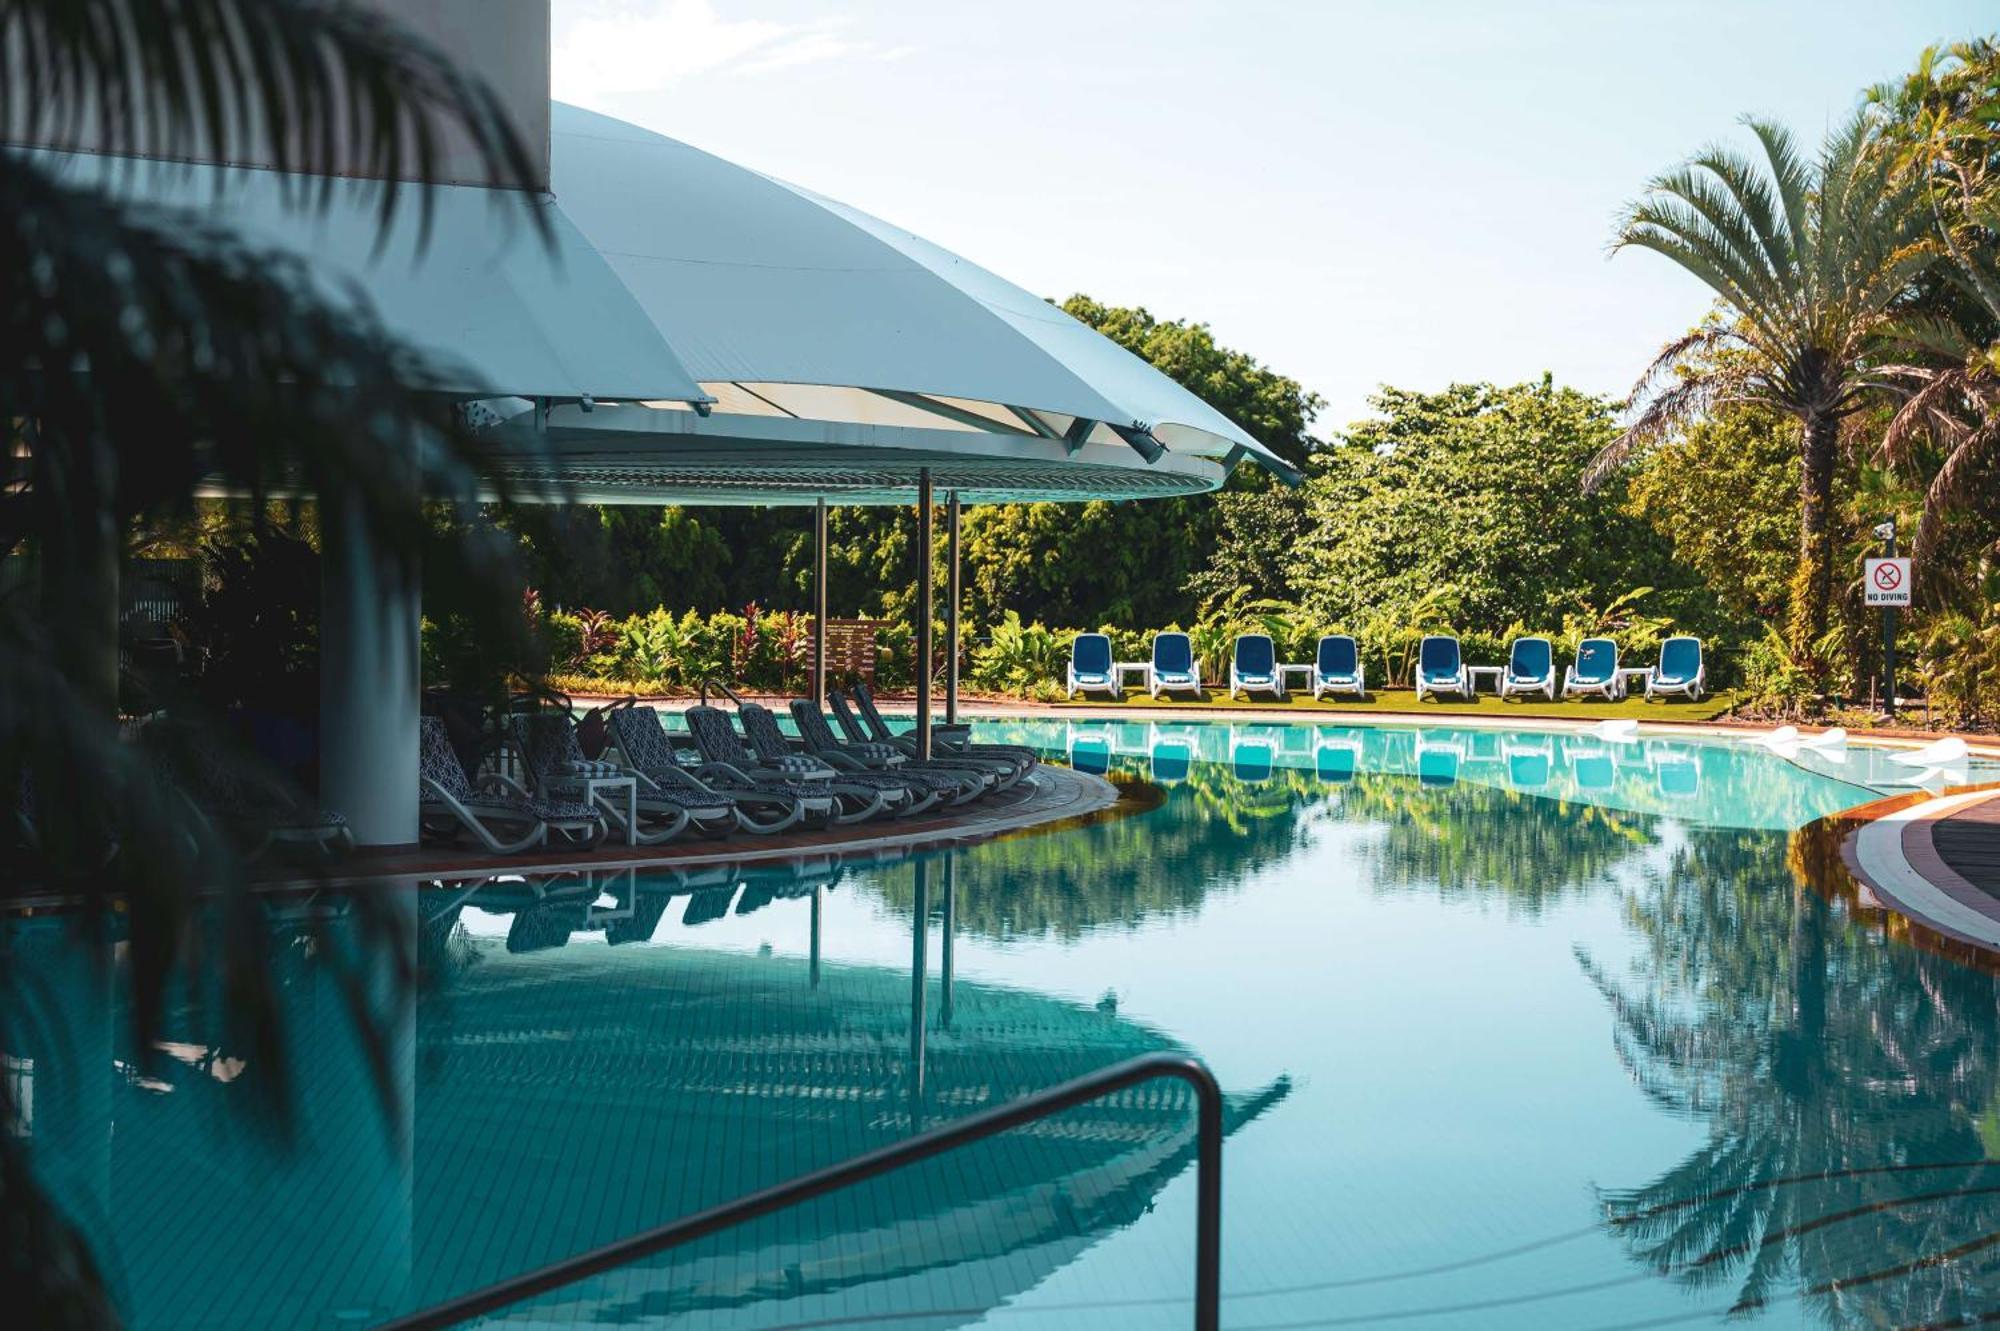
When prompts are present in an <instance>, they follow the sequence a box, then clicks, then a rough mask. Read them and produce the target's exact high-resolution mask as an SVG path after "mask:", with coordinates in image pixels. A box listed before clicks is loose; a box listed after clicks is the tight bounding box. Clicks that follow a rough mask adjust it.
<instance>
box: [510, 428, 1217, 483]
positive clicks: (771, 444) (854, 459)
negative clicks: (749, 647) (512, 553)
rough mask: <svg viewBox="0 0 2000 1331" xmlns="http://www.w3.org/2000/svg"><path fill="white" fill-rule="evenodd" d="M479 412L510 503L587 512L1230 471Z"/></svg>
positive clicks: (1113, 452) (895, 438)
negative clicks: (558, 503)
mask: <svg viewBox="0 0 2000 1331" xmlns="http://www.w3.org/2000/svg"><path fill="white" fill-rule="evenodd" d="M521 405H522V406H523V407H528V408H530V409H527V410H519V411H510V410H508V409H507V408H506V407H504V406H498V405H497V404H496V406H497V409H496V410H494V411H492V412H491V413H490V414H491V415H492V416H493V417H494V418H496V421H497V423H496V424H494V425H492V426H490V427H489V428H488V431H487V435H488V438H489V439H490V441H491V452H490V454H489V456H490V457H491V459H492V465H493V468H494V470H495V471H496V472H497V473H498V474H500V475H502V476H504V477H506V478H507V479H508V480H509V481H510V482H512V484H513V485H514V487H515V488H516V493H517V495H518V496H519V497H521V498H523V499H534V498H542V499H547V500H572V501H578V502H586V503H597V504H669V503H686V504H746V505H767V506H787V505H808V504H812V503H814V502H816V501H818V500H821V499H824V500H826V501H827V502H828V503H830V504H906V503H909V502H910V500H911V497H912V495H913V494H914V493H915V492H916V489H917V486H918V482H919V478H920V475H921V474H922V473H923V472H925V471H928V472H929V473H930V476H931V484H932V486H933V487H934V488H935V489H936V490H937V492H938V493H940V494H943V493H955V494H957V495H958V497H959V500H960V502H962V503H965V504H1014V503H1035V502H1044V501H1050V502H1057V503H1076V502H1083V501H1087V500H1093V499H1105V500H1124V499H1146V498H1164V497H1168V496H1173V495H1191V494H1200V493H1203V492H1205V491H1208V490H1213V489H1215V488H1216V487H1217V486H1219V485H1221V484H1222V482H1223V480H1224V478H1225V477H1226V476H1227V472H1226V471H1225V470H1224V468H1223V466H1222V464H1221V463H1220V462H1219V461H1218V460H1216V459H1213V458H1201V457H1194V456H1192V455H1187V454H1174V453H1168V454H1164V455H1162V456H1161V458H1160V459H1159V461H1158V462H1157V463H1155V464H1153V465H1150V466H1148V465H1145V464H1144V463H1142V462H1141V461H1140V459H1139V457H1138V455H1137V454H1135V453H1134V452H1132V451H1131V449H1130V448H1128V447H1126V445H1125V444H1124V443H1123V441H1117V442H1114V443H1111V444H1084V445H1082V446H1080V447H1078V448H1076V449H1074V450H1071V449H1070V448H1069V447H1068V445H1066V444H1065V443H1064V442H1063V441H1061V440H1049V439H1044V438H1040V437H1037V436H1028V435H1001V434H985V433H981V432H978V431H974V430H960V429H952V428H949V427H948V426H943V425H940V426H939V427H938V428H931V427H928V426H910V425H883V424H860V423H854V422H843V421H827V420H803V419H797V418H794V417H789V416H759V417H752V416H732V415H727V414H725V413H723V412H722V411H717V412H716V413H715V414H713V415H712V416H708V417H703V416H700V415H697V414H696V413H695V412H692V411H687V410H660V409H657V408H652V407H647V406H643V405H640V404H638V403H613V404H606V403H598V404H596V405H595V406H594V407H593V409H592V410H590V411H584V410H582V409H581V408H580V407H577V406H571V405H558V406H553V407H548V408H532V404H525V403H523V404H521Z"/></svg>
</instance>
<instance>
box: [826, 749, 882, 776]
mask: <svg viewBox="0 0 2000 1331" xmlns="http://www.w3.org/2000/svg"><path fill="white" fill-rule="evenodd" d="M813 756H814V757H815V758H818V759H819V760H820V761H821V762H823V763H825V764H826V765H827V766H828V767H831V768H833V769H834V770H835V771H839V772H865V771H867V770H868V765H867V764H866V763H864V762H862V761H861V760H860V759H859V758H856V757H855V756H854V755H852V754H848V753H841V752H839V751H838V750H835V749H827V750H824V751H822V752H820V753H816V754H814V755H813Z"/></svg>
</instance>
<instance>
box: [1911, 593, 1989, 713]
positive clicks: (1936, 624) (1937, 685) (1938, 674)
mask: <svg viewBox="0 0 2000 1331" xmlns="http://www.w3.org/2000/svg"><path fill="white" fill-rule="evenodd" d="M1915 664H1916V674H1917V678H1918V679H1919V680H1921V681H1922V682H1923V686H1924V697H1925V699H1926V701H1928V703H1929V704H1930V707H1931V710H1932V712H1933V713H1934V714H1935V715H1937V716H1939V717H1940V718H1942V719H1943V720H1944V722H1945V723H1946V724H1947V725H1951V726H1955V727H1965V726H1973V725H1980V724H1987V723H1991V722H1992V721H1993V720H1995V719H1996V718H2000V606H1996V605H1994V604H1993V603H1991V602H1988V603H1987V604H1986V605H1985V606H1984V607H1983V609H1982V611H1981V613H1979V614H1978V615H1976V616H1975V615H1972V614H1966V613H1963V612H1957V611H1954V612H1949V613H1945V614H1940V615H1937V616H1936V617H1934V618H1933V619H1932V620H1931V621H1930V624H1929V625H1928V627H1927V629H1926V631H1925V633H1924V636H1923V638H1922V640H1921V644H1920V645H1919V647H1918V648H1917V658H1916V663H1915Z"/></svg>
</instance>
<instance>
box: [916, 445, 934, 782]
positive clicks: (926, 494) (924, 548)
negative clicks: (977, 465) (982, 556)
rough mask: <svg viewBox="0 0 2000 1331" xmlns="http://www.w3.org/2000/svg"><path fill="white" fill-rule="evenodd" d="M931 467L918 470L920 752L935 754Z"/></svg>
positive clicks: (918, 709) (924, 755) (925, 757)
mask: <svg viewBox="0 0 2000 1331" xmlns="http://www.w3.org/2000/svg"><path fill="white" fill-rule="evenodd" d="M931 581H932V579H931V469H930V468H929V467H925V468H924V469H923V470H921V471H919V472H918V473H917V756H918V757H919V758H922V759H926V760H928V759H929V758H930V756H931V600H932V598H933V595H934V592H933V589H932V586H931Z"/></svg>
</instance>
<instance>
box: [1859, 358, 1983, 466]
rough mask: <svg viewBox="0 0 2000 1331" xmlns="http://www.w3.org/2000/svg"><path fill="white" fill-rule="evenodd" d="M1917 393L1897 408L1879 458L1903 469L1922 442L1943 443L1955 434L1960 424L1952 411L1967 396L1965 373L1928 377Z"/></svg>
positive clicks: (1948, 371) (1942, 372)
mask: <svg viewBox="0 0 2000 1331" xmlns="http://www.w3.org/2000/svg"><path fill="white" fill-rule="evenodd" d="M1920 383H1921V387H1919V388H1918V389H1917V390H1916V391H1915V392H1914V393H1912V394H1910V396H1909V397H1908V398H1907V399H1906V400H1905V401H1904V402H1903V404H1902V405H1901V406H1900V407H1898V408H1897V410H1896V414H1895V415H1894V416H1892V417H1890V418H1889V424H1888V427H1887V428H1886V429H1884V430H1883V431H1882V442H1881V445H1880V447H1879V450H1878V453H1877V457H1878V458H1879V459H1880V460H1881V461H1882V462H1885V463H1888V464H1891V465H1902V464H1903V463H1906V462H1907V461H1908V460H1909V457H1910V452H1911V450H1912V449H1913V448H1915V446H1916V444H1917V441H1918V440H1919V439H1939V438H1942V437H1944V436H1946V435H1948V434H1951V433H1953V432H1954V430H1955V427H1957V426H1958V421H1957V420H1956V418H1955V417H1954V416H1953V415H1952V414H1951V412H1950V411H1949V410H1948V408H1949V407H1950V406H1952V405H1953V404H1954V403H1955V402H1956V401H1957V400H1958V399H1959V398H1960V397H1961V396H1962V395H1963V394H1964V392H1965V371H1964V370H1963V369H1962V368H1948V369H1943V370H1937V371H1933V372H1930V373H1928V374H1926V375H1925V376H1924V377H1923V378H1922V380H1921V381H1920Z"/></svg>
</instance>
